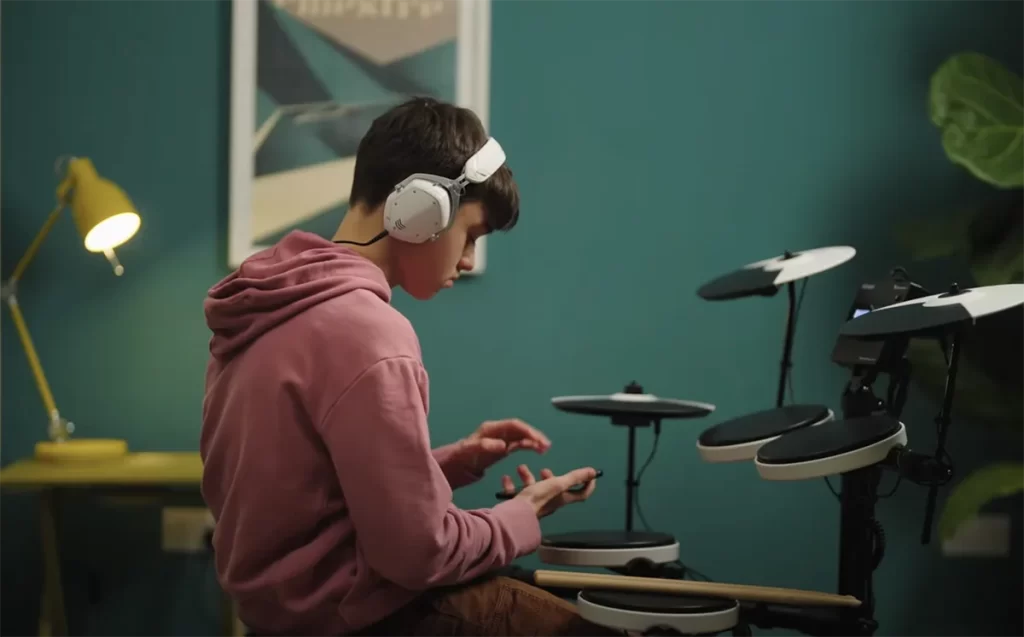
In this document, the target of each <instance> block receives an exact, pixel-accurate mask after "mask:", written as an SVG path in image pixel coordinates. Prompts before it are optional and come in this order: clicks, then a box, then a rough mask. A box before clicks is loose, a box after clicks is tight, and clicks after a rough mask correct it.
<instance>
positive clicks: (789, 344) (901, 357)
mask: <svg viewBox="0 0 1024 637" xmlns="http://www.w3.org/2000/svg"><path fill="white" fill-rule="evenodd" d="M855 254H856V250H855V249H854V248H852V247H849V246H830V247H825V248H818V249H813V250H805V251H799V252H788V251H787V252H784V253H783V255H781V256H778V257H775V258H771V259H765V260H762V261H757V262H754V263H751V264H749V265H746V266H744V267H742V268H740V269H738V270H736V271H734V272H732V273H729V274H726V275H724V276H721V277H718V278H716V279H714V280H712V281H710V282H708V283H706V284H704V285H702V286H701V287H700V288H699V289H698V292H697V293H698V295H699V296H700V297H701V298H703V299H705V300H707V301H726V300H733V299H741V298H747V297H755V296H765V297H769V296H774V295H776V294H777V293H778V291H779V290H780V289H781V287H783V286H785V287H786V289H787V297H788V312H787V318H786V327H785V335H784V339H783V348H782V356H781V359H780V363H779V379H778V384H777V387H776V400H775V407H774V408H772V409H767V410H764V411H759V412H756V413H752V414H748V415H744V416H741V417H738V418H734V419H731V420H728V421H726V422H722V423H719V424H717V425H715V426H712V427H710V428H708V429H707V430H705V431H703V432H702V433H701V434H700V435H699V436H698V440H697V443H696V447H697V453H698V456H699V457H700V458H701V459H702V460H703V461H705V462H709V463H723V462H752V463H753V464H754V466H755V467H756V470H757V472H758V475H759V476H760V477H761V478H762V479H764V480H773V481H791V480H809V479H818V478H824V479H825V480H826V482H828V480H829V478H830V477H836V476H838V477H839V480H840V489H839V490H838V491H836V490H835V488H833V487H832V484H831V482H828V484H829V488H830V489H831V490H832V492H833V494H834V495H835V496H836V497H837V498H838V499H839V502H840V514H839V515H840V523H839V527H840V531H839V560H838V590H837V592H836V594H832V593H825V592H819V591H808V590H800V589H790V588H775V587H764V586H748V585H740V584H728V583H718V582H712V581H710V580H707V578H705V577H701V578H700V579H702V580H706V581H687V580H686V576H687V575H688V574H695V573H694V572H693V571H691V570H690V569H687V568H686V567H685V566H683V565H682V563H681V562H680V561H679V543H678V541H676V539H675V537H674V536H673V535H671V534H670V533H663V532H654V531H651V530H650V529H649V528H648V530H647V531H636V530H634V529H633V514H634V508H635V507H636V506H637V489H638V487H639V476H636V475H635V451H636V433H637V429H640V428H647V427H651V428H653V430H654V444H653V446H652V453H651V456H650V457H648V460H647V462H646V463H645V465H644V467H643V468H642V469H641V472H640V474H641V475H642V473H643V469H644V468H646V466H647V465H648V464H649V463H650V460H651V458H652V457H653V452H654V450H655V449H656V448H657V442H658V437H659V435H660V432H661V423H662V421H663V420H689V419H695V418H705V417H708V416H710V415H711V414H712V413H714V411H715V405H711V404H708V403H703V402H697V401H689V400H678V399H672V398H664V397H659V396H656V395H654V394H649V393H645V392H644V390H643V388H642V387H641V386H640V385H638V384H637V383H636V382H635V381H634V382H631V383H629V384H628V385H627V386H626V387H625V388H624V389H623V390H622V391H621V392H616V393H613V394H610V395H594V396H559V397H556V398H553V399H552V404H553V405H554V407H555V408H556V409H559V410H561V411H564V412H569V413H574V414H583V415H589V416H602V417H607V418H609V419H610V420H611V423H612V424H613V425H615V426H621V427H625V428H626V430H627V440H628V445H627V456H626V510H625V521H624V527H625V528H624V530H621V531H619V530H615V531H583V532H575V533H562V534H557V535H549V536H545V537H544V538H543V540H542V542H541V546H540V548H539V549H538V555H539V557H540V559H541V561H542V562H544V563H546V564H554V565H561V566H568V567H598V568H603V569H607V570H608V571H611V573H593V572H582V571H565V570H558V571H555V570H537V571H534V572H532V573H531V574H530V579H531V581H532V582H533V583H535V584H536V585H538V586H542V587H546V588H551V589H558V590H571V591H572V592H573V594H574V596H575V599H576V604H577V608H578V609H579V611H580V614H581V615H582V616H583V617H585V618H586V619H588V620H589V621H592V622H594V623H597V624H600V625H604V626H608V627H611V628H614V629H619V630H623V631H628V632H631V633H639V634H644V635H698V634H718V633H723V632H726V631H731V633H732V634H734V635H749V634H751V633H750V627H751V626H758V627H760V628H764V629H773V628H783V629H790V630H796V631H797V632H800V633H803V634H808V635H873V634H874V632H875V630H877V628H878V624H877V621H876V620H875V619H874V593H873V586H872V583H873V574H874V571H875V569H876V568H877V567H878V565H879V563H880V562H881V560H882V557H883V554H884V548H885V546H884V545H885V534H884V531H883V530H882V526H881V524H880V522H879V521H878V520H877V519H876V517H875V505H876V502H877V500H878V499H879V497H885V495H882V494H880V493H879V490H878V487H879V484H880V481H881V476H882V474H883V472H886V471H889V472H893V473H895V474H896V478H897V485H898V484H899V483H900V481H901V480H907V481H909V482H913V483H915V484H917V485H921V486H925V487H928V488H929V492H928V498H927V503H926V507H925V515H924V518H925V519H924V529H923V532H922V536H921V541H922V543H924V544H927V543H928V542H929V541H930V534H931V527H932V519H933V517H934V511H935V503H936V497H937V490H938V488H939V487H940V486H942V485H944V484H946V483H948V482H949V481H950V480H951V479H952V477H953V466H952V462H951V460H950V455H949V453H948V451H947V450H946V439H947V435H948V429H949V424H950V420H951V414H952V404H953V395H954V392H955V387H956V376H957V369H958V366H959V361H960V356H961V351H962V347H963V339H964V338H965V337H966V336H967V334H968V332H969V330H970V329H971V328H972V327H973V325H974V323H975V321H976V320H977V319H979V318H982V317H984V316H988V315H991V314H995V313H998V312H1003V311H1006V310H1009V309H1012V308H1017V307H1020V306H1022V305H1024V284H1010V285H993V286H985V287H975V288H968V289H960V288H959V287H958V286H957V285H956V284H953V285H951V286H950V288H949V289H948V290H947V291H946V292H943V293H940V294H930V293H929V292H928V291H927V290H925V289H924V288H923V287H922V286H920V285H918V284H917V283H915V282H913V281H912V280H911V279H910V277H909V275H908V274H907V273H906V271H905V270H903V269H902V268H895V269H893V270H892V271H891V272H890V273H889V274H888V276H885V277H883V278H881V279H880V280H878V281H871V282H868V283H864V284H862V285H861V286H860V288H859V289H858V291H857V293H856V295H855V298H854V301H853V303H852V306H851V307H850V308H849V310H848V312H847V315H846V319H845V322H843V323H842V325H841V327H840V328H839V331H838V337H837V341H836V343H835V345H834V348H833V351H832V356H831V359H832V362H833V363H835V364H837V365H839V366H840V367H843V368H846V369H849V370H850V373H851V375H850V380H849V382H848V383H847V384H846V386H845V387H844V390H843V392H842V395H841V410H842V418H839V419H837V417H836V414H835V412H833V410H832V409H830V408H829V407H828V406H826V405H822V404H789V405H787V404H785V395H786V390H787V388H789V389H790V391H792V384H791V381H790V378H789V376H790V372H791V368H792V349H793V340H794V336H795V331H796V324H797V318H798V315H799V310H800V306H801V305H802V302H803V296H804V291H805V290H806V286H807V281H808V279H809V278H810V277H811V276H814V275H817V274H821V273H823V272H826V271H828V270H831V269H833V268H836V267H838V266H840V265H842V264H844V263H846V262H847V261H849V260H850V259H852V258H853V257H854V256H855ZM801 280H802V281H803V284H802V285H801V290H800V293H799V298H798V297H797V291H796V285H795V284H796V283H797V282H798V281H801ZM911 339H927V340H932V341H935V343H936V344H937V346H938V347H940V348H941V350H942V352H943V354H944V356H945V357H946V362H947V377H946V386H945V391H944V395H943V399H942V403H941V407H940V410H939V414H938V416H937V417H936V424H937V427H938V433H937V444H936V449H935V450H934V452H933V453H931V454H926V453H921V452H916V451H912V450H910V449H909V448H908V446H907V445H908V428H907V427H906V426H905V425H904V423H903V422H902V421H901V419H900V418H901V412H902V409H903V405H904V402H905V400H906V394H907V389H908V386H909V382H910V376H911V369H910V365H909V362H908V360H907V358H906V352H907V346H908V343H909V341H910V340H911ZM880 376H887V377H888V380H889V385H888V388H887V391H886V393H885V397H884V399H883V398H879V397H878V396H876V394H875V393H874V390H873V385H874V383H875V382H876V381H878V380H879V377H880ZM888 495H891V493H890V494H888ZM641 521H643V519H642V516H641ZM644 526H645V527H646V526H647V524H646V522H644Z"/></svg>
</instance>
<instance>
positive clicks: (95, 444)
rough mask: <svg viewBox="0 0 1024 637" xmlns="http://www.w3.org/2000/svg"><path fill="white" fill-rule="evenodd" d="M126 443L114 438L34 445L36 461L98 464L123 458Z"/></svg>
mask: <svg viewBox="0 0 1024 637" xmlns="http://www.w3.org/2000/svg"><path fill="white" fill-rule="evenodd" d="M127 453H128V443H127V442H126V441H124V440H118V439H114V438H75V439H72V440H65V441H64V442H53V441H49V440H48V441H44V442H38V443H36V460H39V461H42V462H56V463H71V462H98V461H107V460H116V459H118V458H123V457H124V456H125V455H126V454H127Z"/></svg>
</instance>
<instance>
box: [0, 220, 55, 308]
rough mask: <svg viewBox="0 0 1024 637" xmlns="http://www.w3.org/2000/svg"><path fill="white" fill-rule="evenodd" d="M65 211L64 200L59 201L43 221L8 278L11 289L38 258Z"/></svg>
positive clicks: (8, 285)
mask: <svg viewBox="0 0 1024 637" xmlns="http://www.w3.org/2000/svg"><path fill="white" fill-rule="evenodd" d="M63 211H64V202H63V201H59V202H58V203H57V206H56V207H55V208H54V209H53V212H51V213H50V216H49V217H47V218H46V221H45V222H44V223H43V227H42V228H40V229H39V232H38V233H36V238H35V239H32V243H30V244H29V246H28V249H27V250H25V254H23V255H22V257H21V260H20V261H18V265H16V266H15V267H14V274H12V275H11V278H9V279H8V280H7V287H8V288H10V289H11V290H13V289H14V287H15V286H16V285H17V283H18V281H19V280H21V277H22V276H23V275H24V274H25V270H27V269H28V266H29V264H30V263H32V259H34V258H36V253H37V252H39V248H40V247H42V245H43V242H44V241H46V237H48V236H50V231H51V230H53V225H54V224H55V223H57V219H59V218H60V213H61V212H63Z"/></svg>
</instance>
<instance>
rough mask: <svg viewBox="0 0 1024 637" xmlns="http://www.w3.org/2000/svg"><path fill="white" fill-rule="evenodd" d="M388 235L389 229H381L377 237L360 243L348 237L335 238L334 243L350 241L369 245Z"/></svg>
mask: <svg viewBox="0 0 1024 637" xmlns="http://www.w3.org/2000/svg"><path fill="white" fill-rule="evenodd" d="M386 236H388V231H387V230H381V231H380V234H378V235H377V236H376V237H374V238H372V239H370V240H369V241H365V242H363V243H360V242H359V241H349V240H347V239H335V240H334V243H349V244H351V245H354V246H368V245H371V244H374V243H377V242H378V241H380V240H381V239H383V238H384V237H386Z"/></svg>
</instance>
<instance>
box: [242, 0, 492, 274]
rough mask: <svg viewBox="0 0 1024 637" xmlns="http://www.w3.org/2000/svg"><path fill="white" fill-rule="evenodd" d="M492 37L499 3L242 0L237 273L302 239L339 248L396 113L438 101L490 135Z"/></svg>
mask: <svg viewBox="0 0 1024 637" xmlns="http://www.w3.org/2000/svg"><path fill="white" fill-rule="evenodd" d="M490 31H491V28H490V1H489V0H233V2H232V29H231V37H232V56H231V125H230V148H231V151H230V152H231V155H230V164H231V167H230V185H229V200H230V212H229V223H228V226H229V245H228V259H229V261H230V264H229V265H230V266H231V267H232V268H235V267H238V265H239V264H240V263H241V262H242V261H243V260H244V259H246V258H247V257H248V256H250V255H252V254H254V253H255V252H258V251H259V250H262V249H264V248H266V247H268V246H270V245H272V244H273V243H275V242H276V241H277V240H278V239H280V238H281V237H283V236H284V235H286V234H287V233H288V232H290V231H292V230H296V229H300V230H306V231H308V232H313V233H316V234H319V235H321V236H324V237H327V238H330V236H331V235H332V234H333V233H334V231H335V229H336V228H337V226H338V224H339V223H340V222H341V219H342V216H343V215H344V212H345V210H346V209H347V206H348V195H349V190H350V188H351V186H352V174H353V168H354V166H355V155H356V148H357V147H358V144H359V140H360V139H361V138H362V136H363V135H364V134H365V133H366V131H367V129H368V128H369V126H370V124H371V122H372V121H373V120H374V118H376V117H377V116H378V115H380V114H381V113H383V112H384V111H386V110H388V109H389V108H391V107H392V106H394V105H395V104H398V103H400V102H402V101H405V100H406V99H408V98H409V97H413V96H416V95H430V96H433V97H436V98H438V99H442V100H445V101H448V102H454V103H456V104H459V105H461V106H466V107H468V108H470V109H472V110H473V111H474V112H476V114H477V115H478V116H479V117H480V119H481V120H482V121H483V123H484V126H485V127H487V126H488V106H489V94H490V77H489V76H490V46H491V44H490ZM485 265H486V238H481V239H480V240H478V241H477V246H476V267H475V268H474V269H473V271H472V274H480V273H482V272H483V271H484V268H485Z"/></svg>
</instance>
